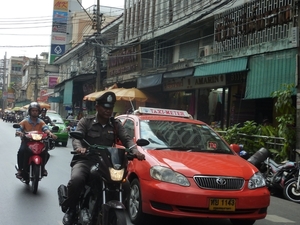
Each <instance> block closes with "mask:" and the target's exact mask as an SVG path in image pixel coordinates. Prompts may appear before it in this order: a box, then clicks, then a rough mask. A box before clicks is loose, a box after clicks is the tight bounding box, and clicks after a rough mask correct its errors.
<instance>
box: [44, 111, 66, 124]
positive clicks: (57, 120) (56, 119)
mask: <svg viewBox="0 0 300 225" xmlns="http://www.w3.org/2000/svg"><path fill="white" fill-rule="evenodd" d="M46 115H47V116H49V117H50V119H51V121H52V122H53V123H55V124H63V123H64V121H63V119H62V118H61V116H60V115H59V114H56V113H47V114H46Z"/></svg>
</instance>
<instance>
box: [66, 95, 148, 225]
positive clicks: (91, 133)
mask: <svg viewBox="0 0 300 225" xmlns="http://www.w3.org/2000/svg"><path fill="white" fill-rule="evenodd" d="M115 102H116V95H115V94H114V93H113V92H106V93H104V94H103V95H102V96H100V97H99V98H98V99H97V100H96V115H93V116H86V117H83V118H81V119H80V121H79V122H78V124H77V128H76V131H79V132H82V133H83V135H84V139H85V140H86V141H87V142H89V143H90V144H97V145H104V146H113V145H115V144H116V141H117V139H119V140H120V141H121V142H122V144H123V145H124V146H125V147H127V148H129V147H131V146H134V142H133V140H132V138H131V137H130V136H129V135H128V134H127V132H126V130H125V128H124V127H123V126H122V124H121V122H120V121H119V120H116V119H115V118H114V117H112V113H113V108H114V104H115ZM72 144H73V148H74V150H75V151H76V152H77V153H79V155H75V156H73V159H72V161H71V164H70V165H71V167H72V170H71V179H70V180H69V182H68V185H67V189H68V191H67V198H66V200H65V201H64V202H63V203H62V205H61V206H62V208H63V209H67V210H66V213H65V215H64V217H63V224H65V225H69V224H73V220H74V216H75V212H76V209H75V207H76V204H77V202H78V200H79V195H80V193H81V192H82V190H83V188H84V186H85V184H86V183H87V182H88V180H89V174H90V169H91V167H92V166H93V165H94V164H96V163H97V162H98V160H97V157H95V156H91V155H89V156H86V155H85V154H84V153H85V152H86V148H87V145H86V144H85V142H83V141H81V140H77V139H75V138H74V139H73V141H72ZM133 153H134V154H136V156H137V158H138V159H139V160H143V159H145V155H144V154H142V153H140V152H139V151H138V150H137V148H133Z"/></svg>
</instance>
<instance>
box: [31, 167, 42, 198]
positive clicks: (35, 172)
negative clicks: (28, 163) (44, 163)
mask: <svg viewBox="0 0 300 225" xmlns="http://www.w3.org/2000/svg"><path fill="white" fill-rule="evenodd" d="M39 181H40V165H36V164H33V165H32V181H31V182H32V183H31V191H32V193H33V194H36V192H37V190H38V186H39Z"/></svg>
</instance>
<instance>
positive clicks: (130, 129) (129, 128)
mask: <svg viewBox="0 0 300 225" xmlns="http://www.w3.org/2000/svg"><path fill="white" fill-rule="evenodd" d="M123 126H124V128H125V129H126V131H127V133H128V134H129V136H130V137H131V138H133V137H134V122H133V121H132V120H129V119H127V120H126V121H125V123H124V124H123Z"/></svg>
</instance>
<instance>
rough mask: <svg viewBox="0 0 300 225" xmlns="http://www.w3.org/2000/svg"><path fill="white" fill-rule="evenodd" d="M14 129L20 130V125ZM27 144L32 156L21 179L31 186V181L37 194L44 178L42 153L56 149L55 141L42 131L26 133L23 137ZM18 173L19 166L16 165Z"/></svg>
mask: <svg viewBox="0 0 300 225" xmlns="http://www.w3.org/2000/svg"><path fill="white" fill-rule="evenodd" d="M13 128H16V129H17V128H20V124H13ZM52 131H54V132H55V131H58V127H57V126H54V127H53V128H52ZM22 139H23V141H25V142H26V145H27V146H28V149H30V151H31V155H30V157H29V160H28V166H27V169H26V171H23V176H22V178H21V179H20V180H21V182H22V183H25V184H29V183H30V181H31V191H32V193H34V194H36V193H37V190H38V184H39V181H40V180H41V179H42V178H43V171H42V168H43V163H44V162H43V159H42V156H41V155H42V153H44V152H45V151H48V150H51V149H54V148H55V141H54V140H53V139H52V138H50V137H49V135H48V134H46V133H44V132H40V131H30V132H24V135H23V137H22ZM15 168H16V170H17V171H18V170H19V168H18V165H15Z"/></svg>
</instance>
